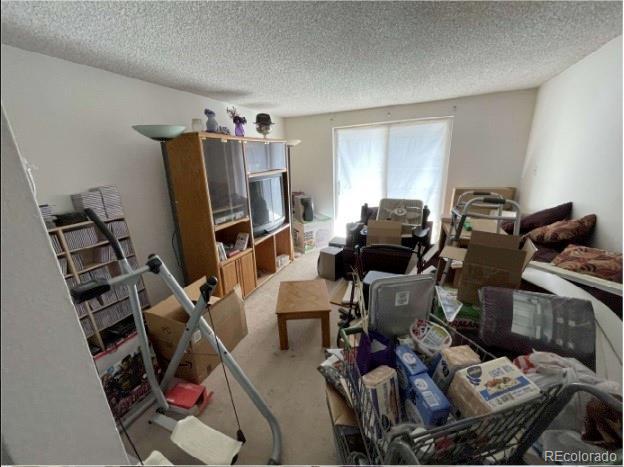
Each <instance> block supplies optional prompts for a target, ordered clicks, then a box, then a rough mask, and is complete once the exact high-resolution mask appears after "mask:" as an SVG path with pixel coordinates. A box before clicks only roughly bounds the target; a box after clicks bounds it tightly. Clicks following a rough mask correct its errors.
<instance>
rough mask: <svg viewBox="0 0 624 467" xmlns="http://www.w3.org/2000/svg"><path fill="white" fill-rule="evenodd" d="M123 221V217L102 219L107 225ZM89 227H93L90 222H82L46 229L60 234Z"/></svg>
mask: <svg viewBox="0 0 624 467" xmlns="http://www.w3.org/2000/svg"><path fill="white" fill-rule="evenodd" d="M125 219H126V218H125V217H114V218H113V219H103V222H104V223H108V222H115V221H123V220H125ZM90 225H93V222H92V221H83V222H77V223H75V224H67V225H60V226H58V227H53V228H51V229H48V233H54V232H60V231H66V230H76V229H80V228H81V227H88V226H90Z"/></svg>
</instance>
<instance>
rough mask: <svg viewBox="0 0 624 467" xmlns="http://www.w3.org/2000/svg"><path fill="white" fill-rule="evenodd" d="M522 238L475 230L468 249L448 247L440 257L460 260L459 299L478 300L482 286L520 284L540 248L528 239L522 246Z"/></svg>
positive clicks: (467, 301)
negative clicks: (525, 270) (524, 272)
mask: <svg viewBox="0 0 624 467" xmlns="http://www.w3.org/2000/svg"><path fill="white" fill-rule="evenodd" d="M520 240H521V237H519V236H516V235H501V234H495V233H491V232H481V231H478V230H475V231H473V232H472V235H471V237H470V243H469V244H468V248H459V247H454V246H446V247H444V249H443V250H442V252H441V253H440V256H442V257H443V258H446V259H447V260H454V261H461V262H462V267H461V272H460V271H458V270H457V269H456V270H455V274H456V275H457V274H458V273H459V274H460V276H459V277H458V278H457V277H456V279H455V280H456V281H457V282H456V285H457V299H458V300H459V301H461V302H464V303H469V304H475V303H478V301H479V297H478V294H477V293H478V291H479V289H480V288H481V287H485V286H493V287H508V288H512V289H515V288H517V287H518V286H519V285H520V282H521V280H522V272H523V271H524V269H525V268H526V266H527V264H529V261H531V258H533V255H534V254H535V252H536V251H537V248H536V247H535V245H534V244H533V242H531V240H529V239H527V240H526V241H525V242H524V245H523V247H522V248H520Z"/></svg>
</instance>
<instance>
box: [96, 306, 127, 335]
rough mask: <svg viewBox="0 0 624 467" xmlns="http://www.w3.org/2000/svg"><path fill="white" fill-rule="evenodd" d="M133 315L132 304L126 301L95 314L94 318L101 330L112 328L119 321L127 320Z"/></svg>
mask: <svg viewBox="0 0 624 467" xmlns="http://www.w3.org/2000/svg"><path fill="white" fill-rule="evenodd" d="M131 314H132V309H131V308H130V302H129V301H128V300H124V301H122V302H119V303H115V304H114V305H111V306H109V307H107V308H105V309H103V310H101V311H98V312H97V313H95V315H94V316H93V318H94V319H95V324H96V325H97V328H98V329H99V330H102V329H105V328H107V327H109V326H112V325H113V324H115V323H116V322H118V321H121V320H122V319H124V318H127V317H128V316H130V315H131Z"/></svg>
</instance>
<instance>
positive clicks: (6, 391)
mask: <svg viewBox="0 0 624 467" xmlns="http://www.w3.org/2000/svg"><path fill="white" fill-rule="evenodd" d="M1 190H2V235H1V237H2V312H1V313H2V324H1V327H0V329H1V331H0V332H1V334H2V353H1V359H2V365H1V366H2V447H3V450H4V449H6V450H7V451H8V453H3V456H2V457H3V460H4V459H11V462H13V463H15V464H33V465H35V464H57V465H75V464H80V465H89V464H107V465H115V464H116V465H124V464H128V458H127V456H126V453H125V451H124V449H123V445H122V444H121V439H120V438H119V434H118V433H117V430H116V428H115V422H114V420H113V416H112V415H111V412H110V409H109V408H108V403H107V402H106V398H105V396H104V390H103V389H102V385H101V384H100V381H99V378H98V375H97V373H96V370H95V366H94V365H93V360H92V359H91V356H90V354H89V349H88V348H87V343H86V341H85V339H84V336H83V333H82V328H81V327H80V324H79V322H78V318H77V315H76V311H75V309H74V306H73V305H72V303H71V299H70V297H69V292H68V291H67V287H65V282H64V280H63V277H62V275H61V274H60V271H59V266H58V263H57V261H56V255H55V254H54V252H53V251H52V246H51V245H50V241H49V240H48V235H47V233H46V231H45V226H44V224H43V221H42V220H41V217H40V215H39V210H38V208H37V205H36V203H35V200H34V197H33V195H32V192H31V191H30V188H29V186H28V184H27V182H26V174H25V172H24V168H23V166H22V164H21V161H20V158H19V154H18V151H17V148H16V146H15V143H14V140H13V136H12V134H11V132H10V129H9V126H8V123H7V121H6V119H5V114H4V108H3V109H2V188H1ZM7 454H8V455H7ZM5 456H6V457H5Z"/></svg>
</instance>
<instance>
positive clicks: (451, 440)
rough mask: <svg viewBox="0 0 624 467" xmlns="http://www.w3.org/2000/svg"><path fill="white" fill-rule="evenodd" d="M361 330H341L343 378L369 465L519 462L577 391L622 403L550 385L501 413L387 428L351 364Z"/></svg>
mask: <svg viewBox="0 0 624 467" xmlns="http://www.w3.org/2000/svg"><path fill="white" fill-rule="evenodd" d="M430 319H431V320H432V321H435V322H436V323H437V324H440V325H441V326H444V327H445V328H446V329H447V330H448V332H449V333H450V334H451V336H452V338H453V345H469V346H470V347H471V348H472V349H473V350H474V351H475V352H476V353H477V354H479V356H480V357H481V361H487V360H491V359H494V358H496V357H495V356H494V355H492V354H491V353H489V352H487V351H486V350H484V349H483V348H481V347H480V346H478V345H477V344H475V343H474V342H473V341H471V340H470V339H468V338H467V337H465V336H463V335H462V334H461V333H459V332H457V331H456V330H454V329H453V328H451V327H449V326H447V325H446V324H445V323H444V322H442V321H441V320H439V319H438V318H435V317H434V316H431V318H430ZM361 332H362V328H356V327H353V328H347V329H343V330H341V333H342V338H343V339H342V341H343V346H344V354H345V365H344V368H345V370H344V372H345V379H346V381H347V387H348V392H349V396H350V399H351V404H352V406H353V408H354V412H355V414H356V417H357V419H358V424H359V428H360V430H361V433H362V438H363V440H364V445H365V448H366V453H365V454H366V456H367V457H368V462H367V463H368V464H389V465H397V464H468V465H470V464H472V465H474V464H521V463H523V461H522V457H523V455H524V454H525V452H526V451H527V450H528V449H529V448H530V447H531V446H532V445H533V443H535V441H537V439H538V438H539V436H540V435H541V434H542V433H543V432H544V431H545V430H546V429H547V428H548V426H549V424H550V422H551V421H552V420H553V419H554V418H555V417H556V416H557V415H558V414H559V412H560V411H561V410H562V409H563V407H565V405H566V404H567V403H568V402H569V400H570V399H571V398H572V396H573V395H574V394H575V393H576V392H579V391H585V392H589V393H591V394H592V395H594V396H596V397H598V398H599V399H601V400H602V401H604V402H606V403H607V404H609V405H610V406H612V407H614V409H615V410H619V412H621V411H622V404H621V402H619V401H617V400H616V399H614V398H613V397H611V396H610V395H608V394H605V393H603V392H601V391H599V390H597V389H595V388H594V387H591V386H586V385H583V384H578V383H574V384H570V385H567V386H562V385H555V386H552V387H550V388H548V389H546V390H542V393H541V395H540V396H539V397H537V398H535V399H532V400H530V401H527V402H525V403H522V404H520V405H517V406H514V407H510V408H508V409H505V410H502V411H500V412H495V413H492V414H489V415H484V416H479V417H470V418H462V419H455V420H449V422H448V423H447V424H446V425H444V426H441V427H437V428H433V429H430V430H424V429H422V428H418V427H417V426H416V425H414V424H409V423H404V424H400V425H395V426H394V427H387V426H384V425H383V424H382V423H381V419H380V416H379V413H378V411H377V410H376V408H375V406H374V405H373V401H372V398H371V396H370V393H369V391H368V390H367V389H366V388H365V387H364V384H363V383H362V378H361V376H362V375H361V374H360V372H359V369H358V365H357V363H356V352H357V349H356V347H354V346H353V345H352V343H353V341H354V339H353V336H354V335H357V334H359V333H361ZM350 337H351V338H350ZM347 455H348V454H347Z"/></svg>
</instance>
